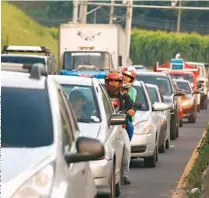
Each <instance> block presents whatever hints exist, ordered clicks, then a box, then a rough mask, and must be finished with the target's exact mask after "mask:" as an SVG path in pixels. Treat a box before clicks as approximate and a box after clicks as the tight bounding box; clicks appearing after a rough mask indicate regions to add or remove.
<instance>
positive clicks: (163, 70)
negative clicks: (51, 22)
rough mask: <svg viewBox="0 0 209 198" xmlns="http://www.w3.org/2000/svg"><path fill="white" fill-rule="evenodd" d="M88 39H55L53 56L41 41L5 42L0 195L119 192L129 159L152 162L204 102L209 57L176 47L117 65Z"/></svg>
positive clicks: (62, 196) (81, 196) (117, 59)
mask: <svg viewBox="0 0 209 198" xmlns="http://www.w3.org/2000/svg"><path fill="white" fill-rule="evenodd" d="M63 31H67V29H66V28H65V30H64V29H63ZM68 31H71V28H69V30H68ZM73 31H75V29H74V30H73ZM117 31H118V30H117ZM63 35H64V32H63ZM65 35H66V32H65ZM81 35H82V34H81V32H78V33H76V36H77V37H79V38H80V37H81ZM97 36H100V35H97ZM82 37H83V38H84V36H82ZM79 38H77V40H76V39H75V41H76V43H79ZM86 41H88V39H87V38H86V37H85V38H84V39H83V40H82V42H81V43H80V44H79V45H77V44H76V47H74V48H73V46H71V45H69V46H66V45H68V44H69V43H64V39H63V40H61V41H60V53H61V54H60V61H61V63H60V64H59V65H58V64H57V62H56V59H55V57H54V56H53V55H52V54H51V51H50V49H49V48H47V47H43V46H14V45H7V46H4V48H3V51H2V54H1V83H2V84H1V92H2V115H3V116H2V136H1V138H2V139H1V147H2V170H3V171H2V175H1V176H2V192H1V194H2V197H5V198H6V197H7V198H9V197H13V198H19V197H21V198H24V197H25V198H30V197H31V198H32V197H33V198H36V197H37V198H38V197H54V198H58V197H59V198H66V197H72V198H73V197H75V198H85V197H86V198H91V197H92V198H93V197H96V196H97V195H104V196H106V197H111V198H115V197H120V195H121V196H122V194H123V193H122V189H123V188H124V185H127V186H131V185H132V181H131V178H130V177H129V173H130V163H131V161H132V160H136V159H143V161H144V167H148V168H155V167H157V166H158V163H159V161H160V158H159V155H163V153H166V152H167V150H168V149H170V147H171V140H172V141H174V140H175V141H178V137H179V138H181V137H180V136H181V135H180V130H179V128H181V127H184V124H185V121H186V122H188V123H191V124H195V123H196V121H197V119H198V114H199V113H200V112H201V111H204V110H206V109H207V108H208V89H209V86H208V70H207V64H206V63H199V62H192V61H185V60H184V59H183V58H182V57H181V55H180V54H177V55H176V57H175V58H171V60H170V61H169V62H167V63H164V64H162V65H160V64H159V63H158V62H157V63H156V65H155V66H154V67H153V68H152V70H153V71H151V70H149V69H147V68H146V67H144V66H139V65H130V66H128V67H122V65H123V61H124V60H123V56H122V55H121V54H115V56H112V55H111V53H110V51H108V50H106V51H105V50H104V49H105V48H104V46H102V48H101V47H100V45H99V44H98V46H97V45H96V44H97V43H96V41H95V42H93V45H92V40H91V39H90V41H91V42H86ZM65 44H66V45H65ZM106 49H107V48H106ZM37 54H38V55H37ZM116 55H117V56H116ZM11 123H12V124H11ZM142 171H143V170H142Z"/></svg>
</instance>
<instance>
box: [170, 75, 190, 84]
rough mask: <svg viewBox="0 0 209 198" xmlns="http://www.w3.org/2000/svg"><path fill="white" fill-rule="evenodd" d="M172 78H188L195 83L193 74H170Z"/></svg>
mask: <svg viewBox="0 0 209 198" xmlns="http://www.w3.org/2000/svg"><path fill="white" fill-rule="evenodd" d="M170 76H171V78H172V79H183V80H188V81H189V82H190V83H194V78H193V76H192V75H191V74H170Z"/></svg>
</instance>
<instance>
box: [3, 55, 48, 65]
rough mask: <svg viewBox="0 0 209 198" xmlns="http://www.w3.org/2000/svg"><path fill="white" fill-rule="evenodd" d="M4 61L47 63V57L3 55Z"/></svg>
mask: <svg viewBox="0 0 209 198" xmlns="http://www.w3.org/2000/svg"><path fill="white" fill-rule="evenodd" d="M1 62H2V63H22V64H35V63H42V64H43V65H45V59H44V58H40V57H28V56H1Z"/></svg>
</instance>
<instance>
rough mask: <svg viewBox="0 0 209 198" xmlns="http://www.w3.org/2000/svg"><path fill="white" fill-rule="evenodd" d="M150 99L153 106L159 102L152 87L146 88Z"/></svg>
mask: <svg viewBox="0 0 209 198" xmlns="http://www.w3.org/2000/svg"><path fill="white" fill-rule="evenodd" d="M147 89H148V92H149V95H150V98H151V100H152V104H154V103H155V102H159V98H158V95H157V92H156V89H155V88H154V87H147Z"/></svg>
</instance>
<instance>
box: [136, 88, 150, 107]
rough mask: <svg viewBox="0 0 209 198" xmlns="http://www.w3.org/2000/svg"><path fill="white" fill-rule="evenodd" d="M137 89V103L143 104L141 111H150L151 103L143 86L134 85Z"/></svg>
mask: <svg viewBox="0 0 209 198" xmlns="http://www.w3.org/2000/svg"><path fill="white" fill-rule="evenodd" d="M134 88H135V89H136V91H137V97H136V103H140V104H142V108H141V109H140V111H148V110H149V105H148V101H147V97H146V95H145V93H144V90H143V88H142V86H134Z"/></svg>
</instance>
